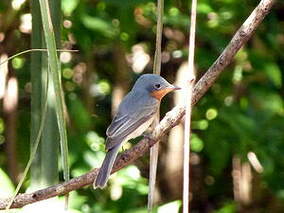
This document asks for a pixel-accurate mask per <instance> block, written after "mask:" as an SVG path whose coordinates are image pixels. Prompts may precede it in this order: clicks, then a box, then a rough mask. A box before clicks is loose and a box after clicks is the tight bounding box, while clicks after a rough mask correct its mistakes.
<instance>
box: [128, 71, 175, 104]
mask: <svg viewBox="0 0 284 213" xmlns="http://www.w3.org/2000/svg"><path fill="white" fill-rule="evenodd" d="M133 89H134V90H135V89H142V90H146V91H147V92H148V93H149V94H150V95H151V96H152V97H154V98H156V99H158V100H161V99H162V98H163V97H164V96H165V95H166V94H168V93H169V92H171V91H173V90H178V89H180V88H179V87H176V86H174V85H172V84H170V83H169V82H167V81H166V80H165V79H164V78H163V77H161V76H159V75H156V74H144V75H141V76H140V77H139V78H138V80H137V81H136V83H135V85H134V87H133Z"/></svg>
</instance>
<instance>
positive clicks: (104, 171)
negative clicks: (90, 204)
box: [93, 144, 120, 189]
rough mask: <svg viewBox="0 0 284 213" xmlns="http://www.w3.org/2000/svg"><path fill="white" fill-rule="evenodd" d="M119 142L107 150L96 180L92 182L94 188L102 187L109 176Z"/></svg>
mask: <svg viewBox="0 0 284 213" xmlns="http://www.w3.org/2000/svg"><path fill="white" fill-rule="evenodd" d="M119 147H120V144H118V145H116V146H114V147H113V148H111V149H110V150H108V152H107V154H106V156H105V159H104V162H103V164H102V166H101V168H100V171H99V174H98V176H97V178H96V180H95V181H94V183H93V187H94V189H95V188H97V187H99V188H104V187H105V185H106V183H107V180H108V178H109V176H110V173H111V170H112V167H113V164H114V161H115V159H116V156H117V153H118V150H119Z"/></svg>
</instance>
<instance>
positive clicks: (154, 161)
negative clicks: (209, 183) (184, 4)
mask: <svg viewBox="0 0 284 213" xmlns="http://www.w3.org/2000/svg"><path fill="white" fill-rule="evenodd" d="M163 16H164V0H158V7H157V32H156V51H155V58H154V67H153V73H154V74H157V75H160V73H161V58H162V57H161V51H162V50H161V46H162V32H163ZM159 121H160V110H158V112H157V115H156V118H155V120H154V122H153V127H154V128H155V127H156V126H157V125H158V124H159ZM158 156H159V143H156V144H155V145H154V146H153V147H151V149H150V163H149V164H150V166H149V193H148V212H152V208H153V203H154V194H155V183H156V176H157V165H158Z"/></svg>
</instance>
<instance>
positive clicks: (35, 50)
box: [0, 49, 79, 66]
mask: <svg viewBox="0 0 284 213" xmlns="http://www.w3.org/2000/svg"><path fill="white" fill-rule="evenodd" d="M56 51H57V52H79V50H64V49H62V50H60V49H59V50H56ZM29 52H47V49H28V50H24V51H22V52H19V53H16V54H15V55H12V56H11V57H9V58H7V59H5V60H4V61H2V62H1V63H0V66H1V65H2V64H4V63H6V62H7V61H10V60H12V59H13V58H16V57H18V56H20V55H23V54H25V53H29Z"/></svg>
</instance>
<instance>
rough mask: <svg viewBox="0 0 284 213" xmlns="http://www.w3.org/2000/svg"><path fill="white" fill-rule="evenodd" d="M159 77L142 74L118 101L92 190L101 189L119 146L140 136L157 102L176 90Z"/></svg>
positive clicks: (154, 113) (157, 107)
mask: <svg viewBox="0 0 284 213" xmlns="http://www.w3.org/2000/svg"><path fill="white" fill-rule="evenodd" d="M178 89H180V88H179V87H176V86H174V85H172V84H170V83H169V82H168V81H167V80H165V79H164V78H163V77H161V76H159V75H156V74H143V75H141V76H140V77H139V78H138V79H137V81H136V82H135V84H134V86H133V88H132V89H131V91H130V92H129V93H128V94H127V95H126V96H125V97H124V98H123V100H122V101H121V103H120V105H119V107H118V110H117V113H116V115H115V116H114V118H113V120H112V122H111V124H110V125H109V127H108V128H107V130H106V136H107V139H106V145H105V148H106V152H107V153H106V156H105V158H104V161H103V163H102V165H101V168H100V170H99V173H98V175H97V177H96V179H95V181H94V183H93V187H94V189H96V188H104V187H105V186H106V183H107V181H108V178H109V176H110V173H111V170H112V167H113V165H114V162H115V159H116V156H117V154H118V152H119V149H120V147H121V146H122V144H123V143H124V142H126V141H128V140H130V139H132V138H136V137H138V136H140V135H141V134H142V133H143V132H145V131H146V130H147V129H148V127H149V126H150V125H151V124H152V122H153V120H154V118H155V115H156V113H157V112H158V110H159V107H160V103H161V99H162V98H163V97H164V96H165V95H166V94H168V93H169V92H171V91H174V90H178Z"/></svg>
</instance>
